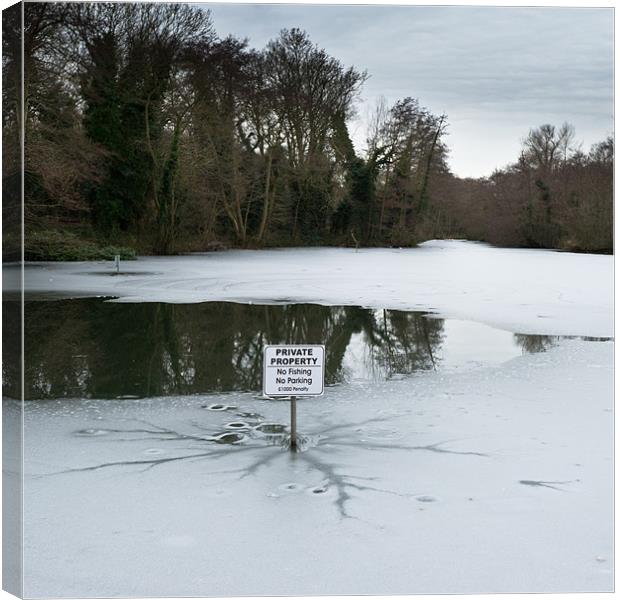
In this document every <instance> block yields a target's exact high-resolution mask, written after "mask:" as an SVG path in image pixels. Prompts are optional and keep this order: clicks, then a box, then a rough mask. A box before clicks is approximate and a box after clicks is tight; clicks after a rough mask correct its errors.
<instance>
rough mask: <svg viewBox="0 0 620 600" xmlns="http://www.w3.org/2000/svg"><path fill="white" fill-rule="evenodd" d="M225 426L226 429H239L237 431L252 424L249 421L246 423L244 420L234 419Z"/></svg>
mask: <svg viewBox="0 0 620 600" xmlns="http://www.w3.org/2000/svg"><path fill="white" fill-rule="evenodd" d="M224 427H225V428H226V429H232V430H237V431H241V430H246V429H250V428H251V426H250V425H249V424H248V423H245V422H244V421H233V422H232V423H227V424H226V425H224Z"/></svg>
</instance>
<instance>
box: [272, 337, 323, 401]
mask: <svg viewBox="0 0 620 600" xmlns="http://www.w3.org/2000/svg"><path fill="white" fill-rule="evenodd" d="M324 379H325V346H321V345H312V346H265V349H264V351H263V394H264V395H265V396H320V395H321V394H322V393H323V381H324Z"/></svg>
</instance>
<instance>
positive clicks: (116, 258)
mask: <svg viewBox="0 0 620 600" xmlns="http://www.w3.org/2000/svg"><path fill="white" fill-rule="evenodd" d="M114 266H115V267H116V272H117V273H120V270H121V255H120V254H115V255H114Z"/></svg>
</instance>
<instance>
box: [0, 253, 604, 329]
mask: <svg viewBox="0 0 620 600" xmlns="http://www.w3.org/2000/svg"><path fill="white" fill-rule="evenodd" d="M4 271H5V281H6V282H7V287H8V289H11V283H10V281H9V280H10V271H11V267H9V268H6V267H5V269H4ZM112 271H113V267H112V265H111V263H37V265H36V266H34V265H33V266H28V267H27V268H26V274H25V285H26V291H27V292H33V293H50V292H51V293H57V294H61V295H65V296H72V295H102V296H103V295H107V296H118V297H119V301H122V302H156V301H160V302H181V303H185V302H203V301H208V300H230V301H238V302H256V303H266V302H280V303H290V302H313V303H319V304H352V305H360V306H368V307H376V308H392V309H401V310H428V311H436V312H438V313H440V314H441V315H443V316H446V317H452V318H456V319H466V320H474V321H479V322H483V323H487V324H489V325H492V326H495V327H499V328H502V329H506V330H509V331H513V332H519V333H533V334H549V335H588V336H612V335H613V257H612V256H601V255H585V254H570V253H560V252H554V251H549V250H518V249H502V248H493V247H490V246H488V245H485V244H478V243H472V242H463V241H432V242H426V243H424V244H422V245H421V246H420V247H419V248H414V249H402V250H400V249H362V250H359V252H356V251H355V250H352V249H336V248H298V249H282V250H260V251H251V250H235V251H229V252H222V253H211V254H205V255H197V256H186V257H148V258H141V259H139V260H138V261H136V262H127V263H124V264H123V271H124V273H125V274H121V275H118V276H108V275H111V274H112ZM106 274H107V275H106Z"/></svg>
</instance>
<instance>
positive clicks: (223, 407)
mask: <svg viewBox="0 0 620 600" xmlns="http://www.w3.org/2000/svg"><path fill="white" fill-rule="evenodd" d="M202 408H206V409H207V410H215V411H223V410H230V409H232V408H237V407H236V406H230V405H228V404H209V406H206V405H205V406H203V407H202Z"/></svg>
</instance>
